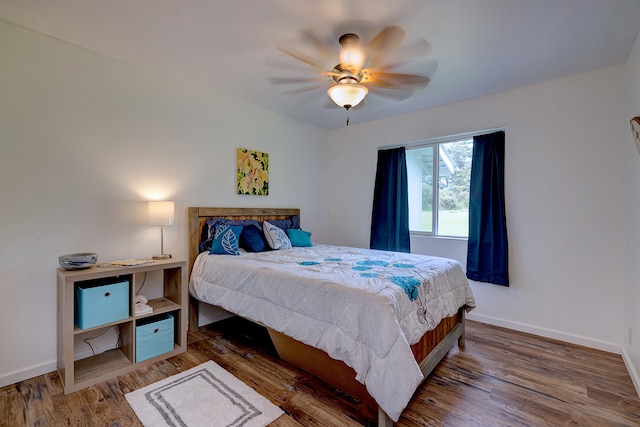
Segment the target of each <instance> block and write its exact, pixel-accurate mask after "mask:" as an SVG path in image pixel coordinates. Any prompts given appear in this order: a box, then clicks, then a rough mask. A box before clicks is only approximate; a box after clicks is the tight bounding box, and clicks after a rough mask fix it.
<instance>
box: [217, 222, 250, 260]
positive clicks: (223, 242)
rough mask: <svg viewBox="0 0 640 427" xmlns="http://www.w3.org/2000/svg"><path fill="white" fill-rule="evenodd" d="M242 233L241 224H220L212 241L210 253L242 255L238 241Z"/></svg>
mask: <svg viewBox="0 0 640 427" xmlns="http://www.w3.org/2000/svg"><path fill="white" fill-rule="evenodd" d="M240 233H242V226H241V225H227V224H220V225H218V226H216V231H215V233H214V235H213V242H211V251H210V252H209V254H210V255H224V254H228V255H240V248H239V246H238V243H239V241H240Z"/></svg>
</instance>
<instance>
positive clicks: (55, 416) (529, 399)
mask: <svg viewBox="0 0 640 427" xmlns="http://www.w3.org/2000/svg"><path fill="white" fill-rule="evenodd" d="M206 360H213V361H215V362H216V363H218V364H219V365H220V366H222V367H223V368H225V369H227V370H228V371H229V372H231V373H233V374H234V375H235V376H236V377H238V378H240V379H241V380H242V381H244V382H245V383H247V384H249V385H250V386H251V387H253V388H255V389H256V390H257V391H258V392H259V393H260V394H262V395H263V396H265V397H267V398H268V399H270V400H271V401H272V402H273V403H275V404H276V405H278V406H280V407H281V408H282V409H283V410H284V411H285V415H284V416H282V417H280V418H279V419H278V420H276V421H275V422H274V423H272V424H271V425H272V426H274V427H292V426H296V427H299V426H362V425H365V426H367V425H373V422H372V421H371V420H368V419H366V418H365V417H364V416H363V415H362V411H361V408H360V405H359V403H358V402H357V401H354V400H353V399H351V398H349V396H346V395H344V394H342V393H340V392H339V391H336V390H335V389H332V388H331V387H330V386H328V385H327V384H326V383H324V382H322V381H320V380H318V379H316V378H314V377H312V376H310V375H308V374H306V373H304V372H302V371H299V370H296V369H294V368H293V367H291V366H290V365H288V364H286V363H284V362H281V361H280V360H278V359H277V357H276V356H275V352H274V350H273V348H272V346H271V345H270V343H269V341H268V338H267V336H266V333H265V331H263V330H262V329H261V328H259V327H257V326H255V325H253V324H250V323H248V322H246V321H243V320H242V319H237V318H236V319H229V320H227V321H224V322H220V324H218V325H217V326H216V327H215V328H213V327H212V328H202V329H201V330H200V331H198V332H195V333H189V345H188V351H187V353H184V354H182V355H179V356H176V357H173V358H171V359H169V360H166V361H163V362H158V363H156V364H154V365H152V366H150V367H148V368H146V369H139V370H136V371H134V372H131V373H129V374H127V375H123V376H121V377H118V378H116V379H114V380H111V381H106V382H104V383H101V384H98V385H96V386H93V387H89V388H87V389H84V390H81V391H78V392H75V393H72V394H70V395H68V396H64V394H63V393H62V387H61V384H60V380H59V378H58V375H57V374H56V373H50V374H46V375H42V376H39V377H36V378H33V379H30V380H26V381H22V382H20V383H17V384H13V385H10V386H7V387H3V388H1V389H0V426H11V427H14V426H61V425H73V426H111V427H117V426H140V425H141V424H140V423H139V421H138V419H137V418H136V416H135V414H134V412H133V411H132V410H131V408H130V407H129V405H128V404H127V403H126V400H125V398H124V394H125V393H127V392H129V391H133V390H135V389H138V388H140V387H143V386H145V385H147V384H150V383H152V382H154V381H157V380H160V379H163V378H165V377H167V376H169V375H173V374H175V373H178V372H180V371H183V370H186V369H189V368H191V367H193V366H195V365H197V364H199V363H202V362H204V361H206ZM397 425H398V426H407V427H409V426H456V427H457V426H552V425H558V426H559V425H563V426H570V425H576V426H638V425H640V399H639V398H638V395H637V394H636V391H635V389H634V387H633V384H632V382H631V379H630V377H629V374H628V373H627V371H626V368H625V366H624V363H623V361H622V358H621V357H620V356H618V355H615V354H610V353H605V352H601V351H597V350H592V349H588V348H584V347H579V346H574V345H571V344H566V343H562V342H558V341H554V340H549V339H545V338H540V337H535V336H532V335H527V334H523V333H519V332H514V331H510V330H506V329H502V328H498V327H494V326H489V325H484V324H481V323H476V322H471V321H469V322H467V339H466V348H465V350H464V351H460V350H459V349H458V348H457V346H456V347H454V348H453V349H452V350H451V351H450V352H449V354H448V355H447V356H446V358H445V359H444V360H443V361H442V362H441V363H440V365H439V366H438V367H437V368H436V370H435V371H434V372H433V374H432V375H431V376H430V377H429V378H428V379H427V381H425V383H424V384H423V385H422V386H421V387H420V388H419V390H418V391H417V392H416V394H415V396H414V398H413V400H412V401H411V403H410V404H409V406H408V407H407V409H405V411H404V413H403V415H402V417H401V419H400V421H399V422H398V423H397Z"/></svg>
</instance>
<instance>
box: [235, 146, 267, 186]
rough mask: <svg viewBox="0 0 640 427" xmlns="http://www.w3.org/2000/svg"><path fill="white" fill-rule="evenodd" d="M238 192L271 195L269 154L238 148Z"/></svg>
mask: <svg viewBox="0 0 640 427" xmlns="http://www.w3.org/2000/svg"><path fill="white" fill-rule="evenodd" d="M238 194H253V195H256V196H267V195H269V154H268V153H262V152H260V151H251V150H248V149H246V148H238Z"/></svg>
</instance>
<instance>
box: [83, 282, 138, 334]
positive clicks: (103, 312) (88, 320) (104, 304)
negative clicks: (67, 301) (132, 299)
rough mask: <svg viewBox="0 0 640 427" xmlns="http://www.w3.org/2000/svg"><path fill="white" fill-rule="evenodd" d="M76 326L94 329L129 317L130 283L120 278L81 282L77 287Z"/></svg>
mask: <svg viewBox="0 0 640 427" xmlns="http://www.w3.org/2000/svg"><path fill="white" fill-rule="evenodd" d="M75 305H76V310H75V320H76V326H77V327H78V328H80V329H88V328H93V327H94V326H100V325H104V324H106V323H112V322H117V321H119V320H124V319H126V318H127V317H129V281H128V280H123V279H120V278H111V279H107V280H105V279H102V280H91V281H87V282H81V283H79V284H78V285H77V287H76V304H75Z"/></svg>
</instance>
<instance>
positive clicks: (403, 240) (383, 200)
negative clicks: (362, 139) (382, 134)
mask: <svg viewBox="0 0 640 427" xmlns="http://www.w3.org/2000/svg"><path fill="white" fill-rule="evenodd" d="M370 239H371V240H370V245H369V246H370V248H371V249H380V250H386V251H395V252H411V247H410V246H411V243H410V236H409V193H408V182H407V163H406V154H405V148H404V147H399V148H393V149H388V150H379V151H378V166H377V169H376V182H375V188H374V192H373V211H372V214H371V238H370Z"/></svg>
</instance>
